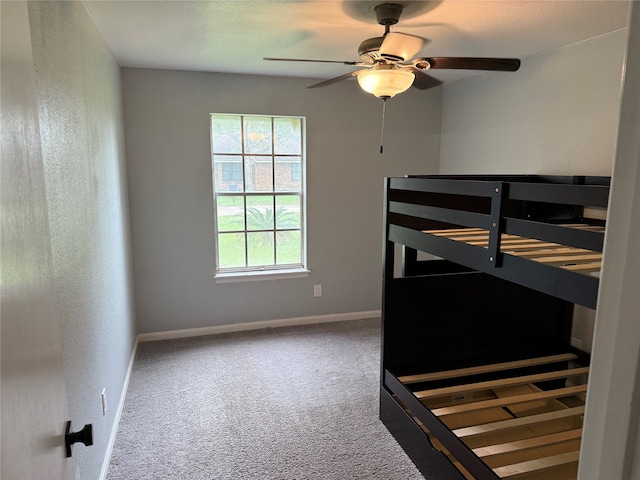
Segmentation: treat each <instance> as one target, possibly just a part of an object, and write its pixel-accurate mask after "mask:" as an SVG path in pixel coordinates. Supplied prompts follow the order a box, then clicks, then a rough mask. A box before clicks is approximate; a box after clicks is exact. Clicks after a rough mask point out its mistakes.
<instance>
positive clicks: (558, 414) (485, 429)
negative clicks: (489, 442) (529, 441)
mask: <svg viewBox="0 0 640 480" xmlns="http://www.w3.org/2000/svg"><path fill="white" fill-rule="evenodd" d="M583 414H584V405H582V406H579V407H572V408H566V409H562V410H555V411H553V412H547V413H539V414H536V415H529V416H526V417H518V418H511V419H509V420H501V421H499V422H491V423H485V424H483V425H474V426H471V427H465V428H458V429H457V430H453V433H455V434H456V436H457V437H458V438H468V437H473V436H476V435H483V434H485V433H491V432H495V431H498V430H506V429H509V428H516V427H526V426H528V425H533V424H536V423H542V422H548V421H552V420H562V419H568V418H571V417H576V416H578V415H583Z"/></svg>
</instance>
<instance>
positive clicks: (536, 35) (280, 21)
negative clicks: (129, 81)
mask: <svg viewBox="0 0 640 480" xmlns="http://www.w3.org/2000/svg"><path fill="white" fill-rule="evenodd" d="M378 3H382V2H381V0H378V1H350V0H347V1H340V0H322V1H304V0H301V1H300V0H299V1H296V0H289V1H285V0H283V1H255V0H233V1H215V0H214V1H154V0H147V1H90V0H86V1H85V5H86V7H87V9H88V11H89V13H90V14H91V16H92V18H93V20H94V21H95V23H96V25H97V26H98V29H99V30H100V32H101V33H102V35H103V37H104V39H105V40H106V42H107V44H108V45H109V46H110V48H111V50H112V51H113V53H114V55H115V57H116V59H117V60H118V62H119V63H120V64H121V65H122V66H131V67H146V68H167V69H184V70H200V71H212V72H231V73H247V74H263V75H284V76H297V77H311V78H320V79H324V78H331V77H334V76H338V75H342V74H344V73H347V72H349V71H350V70H351V69H352V68H353V67H348V66H344V65H336V64H309V63H292V62H267V61H264V60H262V57H265V56H271V57H289V58H291V57H294V58H312V59H327V60H359V58H358V54H357V49H358V45H359V44H360V42H361V41H362V40H364V39H366V38H370V37H375V36H379V35H381V34H382V33H383V31H384V29H383V27H382V26H380V25H378V24H377V23H376V20H375V14H374V12H373V8H374V6H375V5H377V4H378ZM394 3H399V4H402V5H403V6H404V7H405V8H404V12H403V15H402V17H401V18H400V22H399V23H398V24H397V25H396V26H394V27H392V31H396V32H404V33H410V34H413V35H419V36H422V37H425V38H427V39H428V43H427V44H426V46H425V47H424V48H423V50H422V51H421V52H420V54H419V55H420V56H485V57H517V58H521V59H523V60H524V59H525V58H526V57H528V56H530V55H535V54H539V53H542V52H546V51H549V50H553V49H556V48H560V47H563V46H566V45H570V44H572V43H576V42H580V41H583V40H586V39H589V38H593V37H597V36H599V35H603V34H606V33H609V32H612V31H615V30H619V29H621V28H626V26H627V21H628V2H626V1H591V0H590V1H579V0H570V1H551V0H544V1H535V0H521V1H508V0H503V1H480V0H472V1H458V0H443V1H433V2H416V1H413V2H412V1H396V2H394ZM594 68H597V59H594ZM431 73H432V74H433V76H435V77H437V78H440V79H442V80H445V81H447V80H452V79H456V78H460V77H461V76H464V75H465V73H464V72H455V73H453V72H446V71H444V72H443V71H438V72H431Z"/></svg>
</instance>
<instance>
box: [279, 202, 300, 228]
mask: <svg viewBox="0 0 640 480" xmlns="http://www.w3.org/2000/svg"><path fill="white" fill-rule="evenodd" d="M276 228H277V229H282V228H300V197H299V196H297V195H278V196H276Z"/></svg>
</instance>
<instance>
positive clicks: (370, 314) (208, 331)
mask: <svg viewBox="0 0 640 480" xmlns="http://www.w3.org/2000/svg"><path fill="white" fill-rule="evenodd" d="M380 315H381V312H380V310H370V311H365V312H350V313H334V314H329V315H311V316H308V317H296V318H284V319H279V320H262V321H258V322H247V323H232V324H228V325H215V326H211V327H201V328H187V329H184V330H168V331H165V332H152V333H141V334H139V335H138V341H139V342H152V341H156V340H170V339H174V338H186V337H199V336H202V335H217V334H220V333H231V332H244V331H248V330H259V329H261V328H277V327H291V326H295V325H312V324H314V323H328V322H340V321H345V320H360V319H364V318H377V317H380Z"/></svg>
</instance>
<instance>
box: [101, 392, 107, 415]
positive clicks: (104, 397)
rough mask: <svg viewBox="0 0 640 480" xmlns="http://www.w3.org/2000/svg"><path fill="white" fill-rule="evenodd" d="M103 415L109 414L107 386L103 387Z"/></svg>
mask: <svg viewBox="0 0 640 480" xmlns="http://www.w3.org/2000/svg"><path fill="white" fill-rule="evenodd" d="M101 398H102V416H103V417H104V416H105V415H106V414H107V388H106V387H105V388H103V389H102V394H101Z"/></svg>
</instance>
